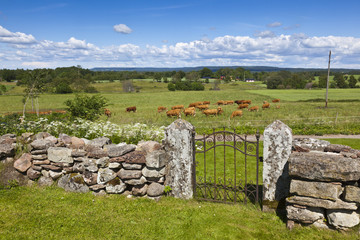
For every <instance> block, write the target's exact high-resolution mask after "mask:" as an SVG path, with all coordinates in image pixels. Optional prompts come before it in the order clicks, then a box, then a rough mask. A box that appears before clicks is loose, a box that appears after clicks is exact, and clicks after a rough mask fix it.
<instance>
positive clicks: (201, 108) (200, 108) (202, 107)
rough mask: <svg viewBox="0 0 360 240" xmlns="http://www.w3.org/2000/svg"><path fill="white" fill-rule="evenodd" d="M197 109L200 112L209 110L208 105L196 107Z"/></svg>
mask: <svg viewBox="0 0 360 240" xmlns="http://www.w3.org/2000/svg"><path fill="white" fill-rule="evenodd" d="M197 108H198V109H199V110H200V111H203V110H205V109H208V108H209V105H199V106H197Z"/></svg>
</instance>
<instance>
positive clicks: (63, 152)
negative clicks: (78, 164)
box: [48, 147, 74, 163]
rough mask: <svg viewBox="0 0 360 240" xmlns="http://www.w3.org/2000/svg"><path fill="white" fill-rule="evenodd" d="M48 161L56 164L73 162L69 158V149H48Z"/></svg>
mask: <svg viewBox="0 0 360 240" xmlns="http://www.w3.org/2000/svg"><path fill="white" fill-rule="evenodd" d="M48 159H49V160H50V161H51V162H57V163H73V162H74V160H73V158H72V157H71V149H69V148H64V147H49V149H48Z"/></svg>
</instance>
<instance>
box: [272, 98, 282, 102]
mask: <svg viewBox="0 0 360 240" xmlns="http://www.w3.org/2000/svg"><path fill="white" fill-rule="evenodd" d="M272 102H273V103H277V102H280V99H278V98H276V99H273V100H272Z"/></svg>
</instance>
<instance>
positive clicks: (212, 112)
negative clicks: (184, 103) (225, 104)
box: [203, 107, 224, 116]
mask: <svg viewBox="0 0 360 240" xmlns="http://www.w3.org/2000/svg"><path fill="white" fill-rule="evenodd" d="M223 112H224V111H223V110H222V108H221V107H218V108H217V109H206V110H204V111H203V113H204V114H205V115H206V116H209V115H215V116H217V115H218V114H221V113H223Z"/></svg>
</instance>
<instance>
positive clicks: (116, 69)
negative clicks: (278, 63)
mask: <svg viewBox="0 0 360 240" xmlns="http://www.w3.org/2000/svg"><path fill="white" fill-rule="evenodd" d="M204 67H206V68H209V69H210V70H211V71H213V72H216V71H218V70H219V69H221V68H231V69H235V68H238V67H242V68H244V69H246V70H249V71H251V72H277V71H290V72H310V71H311V72H314V71H316V72H318V71H327V68H279V67H270V66H199V67H179V68H152V67H144V68H138V67H96V68H92V69H90V70H92V71H114V72H119V71H137V72H171V71H184V72H191V71H200V70H202V69H203V68H204ZM331 72H344V73H349V72H360V69H346V68H332V69H331Z"/></svg>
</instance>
